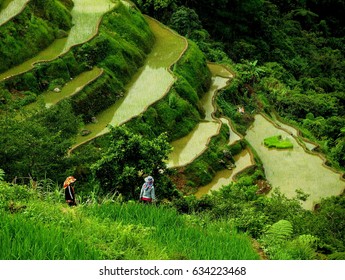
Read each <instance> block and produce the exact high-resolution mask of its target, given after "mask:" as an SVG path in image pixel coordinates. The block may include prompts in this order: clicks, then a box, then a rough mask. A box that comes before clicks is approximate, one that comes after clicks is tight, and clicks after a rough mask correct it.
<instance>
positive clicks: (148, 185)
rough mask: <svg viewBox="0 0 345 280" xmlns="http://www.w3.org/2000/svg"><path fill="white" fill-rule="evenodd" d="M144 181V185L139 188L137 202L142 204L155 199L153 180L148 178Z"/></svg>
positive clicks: (150, 177)
mask: <svg viewBox="0 0 345 280" xmlns="http://www.w3.org/2000/svg"><path fill="white" fill-rule="evenodd" d="M144 180H145V183H144V184H143V186H142V187H141V191H140V197H139V200H140V201H141V202H144V203H151V202H153V201H154V200H155V199H156V197H155V187H154V186H153V182H154V180H153V178H152V176H148V177H146V178H145V179H144Z"/></svg>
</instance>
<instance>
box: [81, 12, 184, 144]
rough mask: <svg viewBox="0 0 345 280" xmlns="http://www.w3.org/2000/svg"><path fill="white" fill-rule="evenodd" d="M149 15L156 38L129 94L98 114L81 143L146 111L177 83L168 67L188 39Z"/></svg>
mask: <svg viewBox="0 0 345 280" xmlns="http://www.w3.org/2000/svg"><path fill="white" fill-rule="evenodd" d="M146 19H147V22H148V24H149V25H150V28H151V30H152V32H153V33H154V35H155V37H156V41H155V45H154V46H153V49H152V51H151V52H150V54H149V55H148V57H147V59H146V61H145V64H144V66H143V67H142V68H140V69H139V71H138V72H137V73H136V74H135V76H134V77H133V78H132V80H131V82H130V83H129V84H128V85H127V86H126V93H125V96H124V97H123V98H122V99H120V100H119V101H118V102H116V103H115V104H114V105H113V106H111V107H109V108H108V109H106V110H104V111H103V112H101V113H100V114H98V115H97V116H96V118H97V123H91V124H88V125H86V126H85V129H87V130H89V131H91V133H90V134H89V135H87V136H79V137H78V138H77V143H78V144H80V143H83V142H86V141H88V140H90V139H92V138H94V137H97V136H100V135H102V134H104V133H106V132H108V128H107V125H108V124H111V125H113V126H116V125H121V124H123V123H125V122H127V121H128V120H130V119H131V118H133V117H135V116H137V115H139V114H140V113H142V112H144V111H145V110H146V109H147V107H148V106H150V105H151V104H153V103H155V102H156V101H157V100H159V99H161V98H162V97H163V96H164V95H165V94H166V93H167V91H168V90H169V88H170V86H171V85H172V84H173V82H174V77H173V75H172V74H171V73H170V72H169V70H168V68H169V67H170V66H171V65H172V64H173V63H175V62H176V61H177V60H178V58H179V57H180V55H181V54H182V53H183V51H184V50H185V48H186V44H187V43H186V41H185V39H184V38H182V37H180V36H178V35H177V34H175V33H174V32H172V31H171V30H169V29H167V28H165V27H164V26H163V25H161V24H160V23H158V22H157V21H155V20H153V19H151V18H148V17H147V18H146Z"/></svg>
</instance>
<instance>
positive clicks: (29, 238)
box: [0, 183, 259, 260]
mask: <svg viewBox="0 0 345 280" xmlns="http://www.w3.org/2000/svg"><path fill="white" fill-rule="evenodd" d="M0 184H3V183H0ZM8 188H11V189H12V188H17V186H16V187H13V186H4V185H2V186H1V188H0V197H1V198H3V199H5V200H2V201H3V203H1V204H0V216H1V219H0V227H1V229H2V230H1V231H0V259H3V260H5V259H27V260H28V259H42V260H45V259H48V260H52V259H94V260H97V259H127V260H134V259H147V260H150V259H196V260H197V259H239V260H242V259H258V258H259V257H258V254H257V253H256V252H255V250H254V249H253V247H252V245H251V241H250V239H249V238H248V237H247V236H246V235H243V234H239V233H237V232H236V230H235V229H234V228H233V227H232V226H231V224H230V223H229V222H212V221H209V220H207V219H206V218H204V219H202V218H200V217H197V216H194V215H181V214H179V213H178V212H177V211H176V210H175V209H172V208H170V207H168V206H153V205H152V206H151V205H142V204H138V203H136V202H132V203H131V202H129V203H120V202H116V201H105V202H103V203H102V204H96V203H90V204H84V205H79V206H77V207H74V208H69V207H68V206H66V205H65V204H63V203H60V202H56V201H54V199H52V198H53V197H54V196H55V197H57V195H58V194H59V193H58V192H55V194H53V195H48V196H47V195H46V196H45V200H44V201H43V200H42V199H41V198H39V197H38V194H37V193H35V191H32V190H29V191H27V193H25V192H26V188H25V187H20V190H18V191H8ZM16 194H20V198H19V197H18V195H16ZM8 195H10V196H12V197H5V196H8ZM60 196H61V197H60V199H61V198H62V194H61V192H60ZM4 201H5V202H4ZM6 201H7V202H6Z"/></svg>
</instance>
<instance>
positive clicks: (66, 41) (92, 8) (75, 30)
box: [0, 0, 114, 82]
mask: <svg viewBox="0 0 345 280" xmlns="http://www.w3.org/2000/svg"><path fill="white" fill-rule="evenodd" d="M73 2H74V7H73V9H72V11H71V14H72V16H73V23H74V25H73V27H72V28H71V30H70V33H69V35H68V37H67V38H62V39H57V40H55V41H54V42H53V43H52V44H51V45H49V46H48V47H47V48H46V49H44V50H42V51H41V52H40V53H38V54H37V55H36V56H35V57H33V58H31V59H29V60H27V61H25V62H23V63H22V64H20V65H17V66H15V67H12V68H11V69H9V70H8V71H6V72H3V73H1V74H0V82H1V81H2V80H4V79H7V78H9V77H11V76H15V75H19V74H21V73H24V72H27V71H29V70H30V69H32V68H33V66H34V64H36V63H39V62H43V61H51V60H54V59H56V58H57V57H58V56H59V55H62V54H63V53H65V52H67V51H68V50H69V49H70V48H71V47H72V46H74V45H76V44H81V43H83V42H86V41H88V40H89V39H91V38H92V37H93V36H94V35H96V33H97V28H98V24H99V22H100V19H101V17H102V15H103V14H104V13H106V12H107V11H109V10H110V9H112V8H113V7H114V3H112V2H111V0H98V1H94V0H74V1H73Z"/></svg>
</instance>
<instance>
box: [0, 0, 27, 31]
mask: <svg viewBox="0 0 345 280" xmlns="http://www.w3.org/2000/svg"><path fill="white" fill-rule="evenodd" d="M29 1H30V0H5V1H4V2H3V3H2V9H0V25H3V24H4V23H6V22H7V21H9V20H10V19H11V18H13V17H15V16H16V15H17V14H19V13H20V12H21V11H22V10H23V9H24V8H25V6H26V4H27V3H28V2H29Z"/></svg>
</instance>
